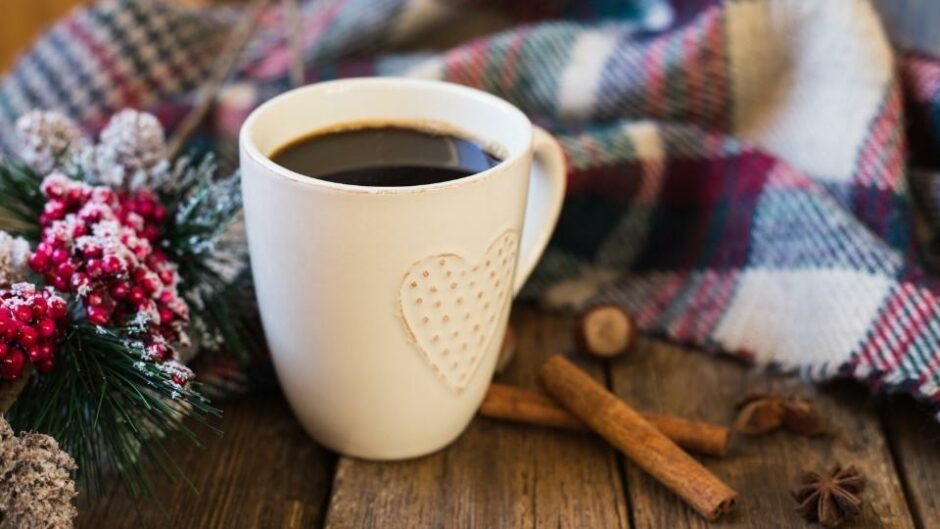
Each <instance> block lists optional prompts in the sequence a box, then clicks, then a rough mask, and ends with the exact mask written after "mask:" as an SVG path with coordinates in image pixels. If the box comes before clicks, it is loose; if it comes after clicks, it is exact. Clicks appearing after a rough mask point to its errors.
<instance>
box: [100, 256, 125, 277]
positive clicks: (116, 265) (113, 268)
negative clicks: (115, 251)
mask: <svg viewBox="0 0 940 529" xmlns="http://www.w3.org/2000/svg"><path fill="white" fill-rule="evenodd" d="M121 268H122V266H121V260H120V259H118V258H117V256H115V255H109V256H107V257H105V258H104V259H103V260H102V261H101V269H102V270H103V271H104V273H105V274H108V275H109V276H110V275H114V274H117V273H118V272H120V271H121Z"/></svg>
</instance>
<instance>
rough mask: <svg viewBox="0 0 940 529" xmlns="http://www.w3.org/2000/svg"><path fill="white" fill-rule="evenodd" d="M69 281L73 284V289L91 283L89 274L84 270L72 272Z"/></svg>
mask: <svg viewBox="0 0 940 529" xmlns="http://www.w3.org/2000/svg"><path fill="white" fill-rule="evenodd" d="M69 283H70V284H71V285H72V290H79V289H81V288H83V287H86V286H88V284H89V283H91V279H89V277H88V274H86V273H84V272H75V273H74V274H72V277H71V279H69Z"/></svg>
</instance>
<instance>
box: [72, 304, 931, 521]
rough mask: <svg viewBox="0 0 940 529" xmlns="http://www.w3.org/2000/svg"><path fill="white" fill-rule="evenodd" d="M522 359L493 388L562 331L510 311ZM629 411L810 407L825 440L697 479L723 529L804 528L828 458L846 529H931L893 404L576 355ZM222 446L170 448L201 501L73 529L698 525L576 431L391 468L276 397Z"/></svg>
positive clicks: (739, 368)
mask: <svg viewBox="0 0 940 529" xmlns="http://www.w3.org/2000/svg"><path fill="white" fill-rule="evenodd" d="M513 322H514V324H515V326H516V329H517V332H518V337H519V340H518V341H519V347H518V352H517V356H516V359H515V361H514V362H513V364H512V365H511V367H510V368H509V369H508V370H507V372H506V373H505V374H503V375H501V376H500V377H498V378H499V380H500V381H503V382H507V383H512V384H519V385H522V386H527V387H536V372H537V369H538V366H539V365H540V363H541V362H542V361H543V360H544V359H545V358H547V357H548V356H549V355H550V354H551V353H554V352H558V351H570V349H571V340H570V335H569V330H570V325H571V321H570V319H568V318H566V317H563V316H558V315H551V314H544V313H541V312H538V311H536V310H534V309H531V308H526V307H516V309H515V311H514V313H513ZM577 360H578V362H579V363H581V364H582V365H583V366H585V367H586V368H587V369H588V370H589V371H590V372H591V373H592V374H593V375H595V376H596V377H598V379H599V380H603V381H605V383H606V384H607V385H608V386H609V387H610V388H612V389H613V391H614V392H616V393H617V394H618V395H620V396H621V397H622V398H624V399H625V400H627V401H628V402H630V403H633V404H634V405H635V406H636V407H638V408H641V409H646V410H651V411H659V412H668V413H673V414H677V415H684V416H688V417H696V418H702V419H708V420H711V421H716V422H721V423H728V422H729V421H730V420H731V419H732V417H733V415H734V403H735V402H736V401H737V400H738V399H739V398H740V397H741V396H742V395H743V394H744V393H745V392H746V391H747V390H748V389H769V390H772V391H797V392H800V393H803V394H808V395H812V396H813V398H814V399H815V400H816V401H817V403H818V405H819V406H820V407H821V409H822V410H823V411H824V413H825V414H826V415H827V416H828V417H829V418H830V419H831V422H832V426H833V429H834V431H835V433H834V434H833V435H832V436H831V437H826V438H815V439H805V438H800V437H796V436H793V435H789V434H786V433H782V432H781V433H775V434H771V435H768V436H764V437H759V438H736V439H734V442H733V445H732V452H731V455H730V456H729V457H727V458H725V459H720V460H719V459H709V458H703V462H704V463H705V465H706V466H708V467H709V468H710V469H712V470H713V471H714V472H715V473H717V474H718V475H719V476H720V477H721V478H723V479H724V480H725V481H726V482H728V483H729V484H730V485H731V486H733V487H734V488H736V489H737V490H738V491H739V493H740V495H741V498H740V501H739V504H738V508H737V509H736V511H735V512H734V513H733V514H732V515H730V516H728V517H726V518H725V519H724V520H722V521H721V522H719V523H718V524H714V525H716V526H720V527H728V528H731V527H748V528H759V529H769V528H790V527H793V528H801V527H807V526H808V524H806V523H805V522H804V521H803V520H802V519H800V518H799V517H798V516H797V515H796V514H795V513H794V512H793V507H794V502H793V500H792V499H791V498H790V497H789V495H788V490H789V489H790V487H791V486H792V484H793V481H794V479H795V477H796V476H797V475H798V473H799V471H800V469H802V468H804V467H815V466H819V465H828V464H829V463H831V462H833V461H835V460H839V461H842V462H844V463H854V464H856V465H857V466H859V467H860V468H861V469H862V470H863V471H864V472H865V473H866V474H867V475H868V478H869V485H868V488H867V490H866V491H865V495H864V498H865V507H864V511H863V515H862V516H861V517H860V518H859V519H856V520H855V522H854V523H853V524H850V525H848V526H847V527H855V528H866V529H869V528H878V527H886V528H908V527H911V528H913V527H919V528H934V527H940V426H938V425H937V424H936V423H935V422H934V420H933V419H932V418H931V417H930V415H929V414H928V413H926V412H925V411H924V410H922V409H917V408H916V406H914V405H913V404H912V403H911V402H908V401H906V400H905V399H896V400H892V401H889V400H886V399H879V398H875V397H872V396H870V394H869V393H867V392H866V391H865V390H864V389H863V388H860V387H857V386H846V385H837V386H835V387H829V388H824V389H814V388H812V387H808V386H805V385H803V384H802V383H800V382H799V381H798V380H794V379H792V378H783V377H779V376H772V375H768V374H763V373H757V372H752V371H749V370H748V369H747V368H746V367H745V366H743V365H740V364H739V363H737V362H736V361H733V360H729V359H726V358H720V357H714V356H710V355H707V354H703V353H700V352H695V351H689V350H685V349H682V348H679V347H675V346H671V345H667V344H664V343H662V342H658V341H653V340H647V339H644V340H640V342H639V344H638V347H637V349H636V350H635V351H634V353H633V354H632V355H630V356H629V357H628V358H623V359H619V360H616V361H613V362H610V363H601V362H595V361H589V360H586V359H584V358H577ZM222 407H223V408H224V410H225V417H224V419H223V420H222V428H223V429H224V430H225V436H224V437H223V438H218V437H207V438H206V447H205V449H199V448H195V447H192V446H188V445H182V444H181V445H180V446H181V448H179V449H178V453H179V458H180V462H181V464H182V465H183V467H184V468H186V469H188V470H189V472H190V476H191V477H192V479H193V482H194V483H195V485H196V486H197V487H198V489H199V490H200V493H199V495H196V494H193V493H192V492H191V490H190V489H189V488H188V486H187V485H186V484H183V483H176V484H172V483H166V482H163V483H161V484H160V497H161V498H162V499H163V502H164V503H165V505H166V507H167V511H168V512H167V513H166V514H165V515H164V514H162V513H161V512H160V511H159V510H158V509H157V508H155V507H154V506H153V505H149V504H144V505H142V506H140V508H141V512H140V515H139V516H138V514H137V513H136V510H135V504H134V503H133V502H132V501H131V500H130V499H129V498H127V497H126V496H124V495H123V494H121V493H120V492H119V491H117V490H115V491H111V492H109V493H107V494H105V495H104V496H103V497H101V498H100V499H98V500H97V501H95V502H94V503H93V504H91V505H88V504H86V505H83V506H82V514H81V516H80V518H79V527H82V528H101V527H108V528H112V529H122V528H129V529H130V528H133V529H141V528H144V527H160V528H163V527H168V528H187V529H188V528H225V529H238V528H284V529H287V528H301V527H303V528H308V527H321V526H323V527H328V528H331V529H336V528H360V527H365V528H372V527H375V528H379V527H381V528H399V527H401V528H406V527H407V528H423V527H479V528H510V527H525V528H529V527H561V528H569V527H570V528H594V527H618V528H631V527H632V528H643V529H646V528H649V529H672V528H685V527H706V526H709V524H708V523H706V522H704V521H703V520H702V519H701V518H699V517H698V516H697V515H696V514H695V513H693V512H692V511H691V510H690V509H689V508H687V507H685V506H684V505H683V504H682V503H680V502H679V501H678V500H677V499H676V498H675V497H674V496H672V495H671V494H670V493H669V492H667V491H666V490H665V489H663V488H662V487H661V486H660V485H659V484H658V483H656V482H655V481H653V480H652V479H650V478H649V477H648V476H646V475H645V474H643V473H642V472H641V471H639V470H638V469H637V468H636V467H634V466H633V465H631V464H630V463H629V462H627V461H625V460H624V459H623V458H622V457H621V456H620V455H619V454H618V453H617V452H615V451H614V450H612V449H611V448H610V447H609V446H608V445H607V444H605V443H604V442H603V441H602V440H601V439H599V438H597V437H595V436H593V435H591V434H588V433H574V432H560V431H552V430H548V429H544V428H537V427H530V426H522V425H517V424H507V423H500V422H496V421H492V420H489V419H485V418H477V419H475V420H474V421H473V423H472V424H471V425H470V427H469V428H468V430H467V431H466V432H465V433H464V434H463V436H461V437H460V439H458V440H457V441H456V442H455V443H454V444H453V445H452V446H450V447H449V448H447V449H445V450H443V451H441V452H438V453H436V454H433V455H430V456H427V457H424V458H420V459H416V460H411V461H402V462H394V463H372V462H367V461H360V460H356V459H350V458H345V457H337V456H336V455H334V454H332V453H330V452H328V451H326V450H325V449H323V448H321V447H319V446H317V445H316V444H315V443H314V442H313V441H311V440H310V439H309V438H308V437H307V436H306V435H305V434H304V433H303V432H302V431H301V429H300V427H299V426H298V424H297V423H296V422H295V421H294V419H293V417H292V416H291V413H290V410H289V409H288V407H287V405H286V403H285V402H284V400H283V398H282V397H281V396H280V395H268V396H256V397H252V398H249V399H244V400H241V401H237V402H229V403H225V404H224V405H223V406H222Z"/></svg>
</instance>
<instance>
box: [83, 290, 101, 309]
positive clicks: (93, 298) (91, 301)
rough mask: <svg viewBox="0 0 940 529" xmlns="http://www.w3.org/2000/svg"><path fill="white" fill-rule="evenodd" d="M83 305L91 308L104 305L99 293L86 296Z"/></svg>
mask: <svg viewBox="0 0 940 529" xmlns="http://www.w3.org/2000/svg"><path fill="white" fill-rule="evenodd" d="M85 303H86V304H88V305H89V306H92V307H97V306H98V305H101V304H102V303H104V297H103V296H102V295H101V292H92V293H91V294H88V297H87V298H86V299H85Z"/></svg>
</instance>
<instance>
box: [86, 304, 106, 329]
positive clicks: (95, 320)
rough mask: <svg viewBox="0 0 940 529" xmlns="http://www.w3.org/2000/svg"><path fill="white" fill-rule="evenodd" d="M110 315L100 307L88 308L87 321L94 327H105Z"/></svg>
mask: <svg viewBox="0 0 940 529" xmlns="http://www.w3.org/2000/svg"><path fill="white" fill-rule="evenodd" d="M110 319H111V315H110V314H109V313H108V310H107V309H105V308H104V307H102V306H100V305H99V306H97V307H88V321H89V322H91V323H92V324H94V325H106V324H107V323H108V320H110Z"/></svg>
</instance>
